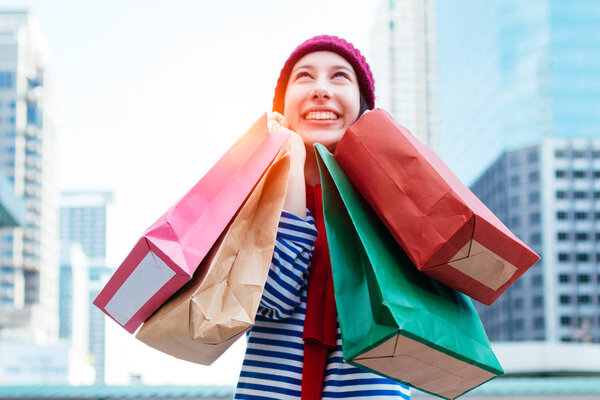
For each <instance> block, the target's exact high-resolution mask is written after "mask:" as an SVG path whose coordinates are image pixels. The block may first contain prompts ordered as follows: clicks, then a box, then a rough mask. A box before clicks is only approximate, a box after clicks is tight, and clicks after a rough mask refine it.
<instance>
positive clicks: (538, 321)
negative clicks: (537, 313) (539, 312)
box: [533, 317, 544, 329]
mask: <svg viewBox="0 0 600 400" xmlns="http://www.w3.org/2000/svg"><path fill="white" fill-rule="evenodd" d="M543 327H544V317H535V318H534V319H533V328H534V329H542V328H543Z"/></svg>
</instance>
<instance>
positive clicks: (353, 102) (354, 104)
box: [343, 88, 360, 123]
mask: <svg viewBox="0 0 600 400" xmlns="http://www.w3.org/2000/svg"><path fill="white" fill-rule="evenodd" d="M343 99H344V103H343V106H344V115H345V116H346V118H345V119H346V120H350V123H353V122H354V121H356V119H357V118H358V112H359V111H360V93H359V91H358V88H356V89H351V90H349V91H348V92H347V93H346V95H345V96H344V97H343Z"/></svg>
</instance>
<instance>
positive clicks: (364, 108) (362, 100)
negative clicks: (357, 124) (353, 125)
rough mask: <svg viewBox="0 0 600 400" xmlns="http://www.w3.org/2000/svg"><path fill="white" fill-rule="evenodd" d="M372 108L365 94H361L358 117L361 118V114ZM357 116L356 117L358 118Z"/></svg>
mask: <svg viewBox="0 0 600 400" xmlns="http://www.w3.org/2000/svg"><path fill="white" fill-rule="evenodd" d="M370 109H371V108H370V107H369V103H367V100H366V99H365V96H363V94H362V93H361V94H360V108H359V110H358V118H360V116H361V115H363V114H364V113H365V111H367V110H370ZM358 118H356V119H358Z"/></svg>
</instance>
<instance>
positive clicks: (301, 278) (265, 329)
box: [234, 210, 410, 400]
mask: <svg viewBox="0 0 600 400" xmlns="http://www.w3.org/2000/svg"><path fill="white" fill-rule="evenodd" d="M316 238H317V230H316V229H315V222H314V219H313V217H312V215H310V212H309V211H308V210H307V220H306V221H304V220H302V219H300V218H298V217H296V216H295V215H293V214H290V213H288V212H286V211H283V212H282V214H281V219H280V221H279V227H278V230H277V240H276V243H275V251H274V253H273V260H272V262H271V269H270V271H269V276H268V278H267V282H266V284H265V290H264V292H263V296H262V299H261V302H260V307H259V310H258V313H257V315H256V321H255V325H254V327H253V328H252V329H251V330H250V331H249V332H248V336H247V338H248V344H247V348H246V355H245V357H244V363H243V366H242V371H241V373H240V379H239V381H238V385H237V389H236V393H235V397H234V398H235V399H249V400H258V399H261V400H298V399H300V388H301V382H302V360H303V356H304V342H303V340H302V331H303V327H304V316H305V313H306V289H307V286H308V274H309V265H310V260H311V256H312V251H313V247H314V244H315V241H316ZM337 329H338V333H337V343H336V348H335V350H333V351H331V352H330V353H329V355H328V358H327V368H326V372H325V382H324V386H323V394H322V399H369V400H375V399H379V400H391V399H410V391H409V388H408V387H407V386H404V385H402V384H399V383H396V382H393V381H391V380H388V379H385V378H382V377H380V376H378V375H375V374H373V373H371V372H367V371H364V370H362V369H359V368H357V367H354V366H351V365H349V364H347V363H345V362H344V361H343V359H342V339H341V334H340V328H339V324H338V328H337Z"/></svg>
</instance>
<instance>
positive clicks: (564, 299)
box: [558, 294, 571, 304]
mask: <svg viewBox="0 0 600 400" xmlns="http://www.w3.org/2000/svg"><path fill="white" fill-rule="evenodd" d="M558 300H559V302H560V304H571V296H569V295H568V294H561V295H560V297H559V298H558Z"/></svg>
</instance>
